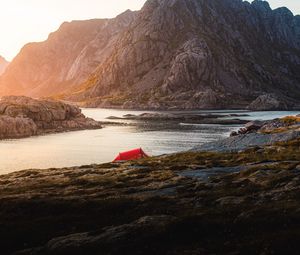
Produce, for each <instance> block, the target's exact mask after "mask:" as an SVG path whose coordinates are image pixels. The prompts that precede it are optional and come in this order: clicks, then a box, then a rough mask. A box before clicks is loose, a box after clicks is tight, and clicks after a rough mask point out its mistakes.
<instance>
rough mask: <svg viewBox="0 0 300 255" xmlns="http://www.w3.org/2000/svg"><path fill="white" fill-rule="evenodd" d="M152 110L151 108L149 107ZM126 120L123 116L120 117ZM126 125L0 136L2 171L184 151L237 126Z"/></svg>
mask: <svg viewBox="0 0 300 255" xmlns="http://www.w3.org/2000/svg"><path fill="white" fill-rule="evenodd" d="M144 112H147V111H141V112H140V111H127V110H126V111H124V110H108V109H83V113H84V114H85V115H86V116H88V117H91V118H94V119H96V120H100V121H107V120H106V117H109V116H116V117H122V116H123V115H125V114H140V113H144ZM148 112H149V111H148ZM191 113H199V114H200V113H218V114H226V113H237V114H240V113H246V114H248V115H250V116H247V117H246V116H245V117H241V119H248V120H254V119H262V120H266V119H273V118H278V117H282V116H286V115H295V114H299V113H300V112H284V111H283V112H282V111H281V112H244V111H193V112H191ZM122 122H123V120H122ZM125 122H127V123H129V124H130V125H128V126H107V127H105V128H103V129H100V130H84V131H75V132H69V133H60V134H51V135H45V136H39V137H31V138H25V139H19V140H4V141H0V174H6V173H10V172H13V171H18V170H23V169H30V168H42V169H45V168H52V167H71V166H79V165H87V164H94V163H95V164H99V163H104V162H110V161H112V160H113V159H114V158H115V156H116V155H117V154H118V153H119V152H121V151H126V150H129V149H134V148H139V147H142V148H143V149H144V150H145V152H146V153H148V154H150V155H153V156H155V155H162V154H166V153H174V152H180V151H185V150H189V149H191V148H193V147H194V146H196V145H199V144H202V143H205V142H210V141H214V140H217V139H221V138H224V137H228V135H229V134H230V132H232V131H233V130H237V129H239V128H240V126H238V125H231V126H228V125H227V126H223V125H199V124H186V123H180V124H179V125H157V126H155V125H148V124H147V123H139V124H138V125H135V124H136V123H134V122H133V121H125Z"/></svg>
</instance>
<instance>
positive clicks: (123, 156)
mask: <svg viewBox="0 0 300 255" xmlns="http://www.w3.org/2000/svg"><path fill="white" fill-rule="evenodd" d="M148 157H149V156H148V155H147V154H146V153H145V152H144V151H143V149H142V148H139V149H134V150H130V151H125V152H121V153H119V155H118V156H117V157H116V158H115V159H114V161H113V162H117V161H129V160H136V159H141V158H148Z"/></svg>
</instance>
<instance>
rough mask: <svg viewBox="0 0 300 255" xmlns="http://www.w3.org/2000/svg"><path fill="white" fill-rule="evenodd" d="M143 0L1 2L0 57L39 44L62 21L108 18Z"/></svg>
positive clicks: (141, 4) (136, 8) (142, 2)
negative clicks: (35, 42)
mask: <svg viewBox="0 0 300 255" xmlns="http://www.w3.org/2000/svg"><path fill="white" fill-rule="evenodd" d="M144 2H145V0H121V1H120V0H109V1H107V0H26V1H24V0H3V1H1V2H0V9H1V15H0V34H1V40H0V55H3V56H4V57H6V58H7V59H8V60H11V59H12V58H13V57H14V56H15V55H16V54H17V53H18V52H19V50H20V49H21V48H22V47H23V46H24V44H26V43H28V42H34V41H42V40H45V39H46V38H47V37H48V34H49V33H50V32H52V31H55V30H57V28H58V27H59V26H60V24H61V23H63V22H64V21H72V20H84V19H93V18H111V17H114V16H116V15H118V14H120V13H122V12H123V11H125V10H127V9H131V10H138V9H140V8H141V7H142V6H143V4H144Z"/></svg>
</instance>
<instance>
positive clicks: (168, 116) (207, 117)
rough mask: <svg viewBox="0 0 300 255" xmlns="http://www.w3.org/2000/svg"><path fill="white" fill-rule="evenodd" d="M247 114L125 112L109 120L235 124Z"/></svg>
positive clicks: (240, 122)
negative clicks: (121, 115)
mask: <svg viewBox="0 0 300 255" xmlns="http://www.w3.org/2000/svg"><path fill="white" fill-rule="evenodd" d="M245 116H248V115H247V114H215V113H214V114H211V113H207V114H197V113H170V112H165V113H160V112H152V113H142V114H139V115H134V114H126V115H124V116H123V117H121V118H120V117H115V116H110V117H108V118H107V119H109V120H135V121H144V122H152V123H155V122H168V123H174V122H175V123H187V124H220V125H237V124H246V123H247V122H248V121H247V120H241V119H239V117H245Z"/></svg>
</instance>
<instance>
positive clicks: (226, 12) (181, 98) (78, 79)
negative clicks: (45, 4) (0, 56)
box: [0, 0, 300, 110]
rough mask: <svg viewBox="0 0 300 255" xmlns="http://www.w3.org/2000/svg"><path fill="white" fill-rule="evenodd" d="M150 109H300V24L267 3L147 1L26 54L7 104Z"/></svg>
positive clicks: (69, 30) (9, 74) (9, 79)
mask: <svg viewBox="0 0 300 255" xmlns="http://www.w3.org/2000/svg"><path fill="white" fill-rule="evenodd" d="M10 94H14V95H27V96H33V97H49V96H51V97H56V98H61V99H65V100H71V101H75V102H78V103H80V104H82V105H84V106H92V107H117V108H143V109H203V108H207V109H215V108H247V107H248V108H250V109H259V110H264V109H267V110H271V109H292V108H300V16H294V15H293V14H292V13H291V12H290V11H289V10H288V9H287V8H279V9H276V10H272V9H271V8H270V6H269V4H268V3H267V2H266V1H260V0H255V1H254V2H252V3H251V4H250V3H248V2H244V1H241V0H148V1H147V2H146V4H145V5H144V7H143V8H142V10H141V11H138V12H132V11H126V12H125V13H123V14H121V15H119V16H118V17H116V18H114V19H102V20H89V21H74V22H71V23H64V24H63V25H62V26H61V27H60V28H59V30H58V31H56V32H55V33H52V34H50V36H49V38H48V40H46V41H45V42H41V43H30V44H28V45H26V46H25V47H24V48H23V49H22V50H21V52H20V53H19V55H18V56H17V57H16V58H15V59H14V60H13V62H12V63H11V64H10V65H9V67H8V68H7V70H6V72H5V73H4V74H3V75H2V76H1V80H0V95H10Z"/></svg>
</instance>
